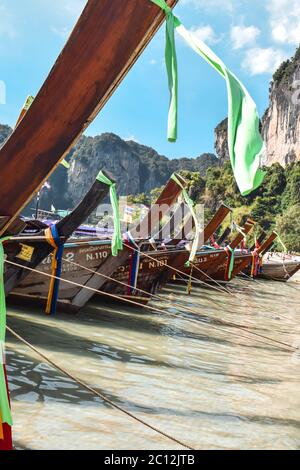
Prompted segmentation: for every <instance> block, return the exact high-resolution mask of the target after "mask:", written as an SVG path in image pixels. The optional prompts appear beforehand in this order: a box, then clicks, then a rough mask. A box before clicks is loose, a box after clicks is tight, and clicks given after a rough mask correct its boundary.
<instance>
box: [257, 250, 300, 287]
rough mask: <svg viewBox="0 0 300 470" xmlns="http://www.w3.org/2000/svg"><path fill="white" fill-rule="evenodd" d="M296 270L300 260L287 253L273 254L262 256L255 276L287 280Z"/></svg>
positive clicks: (298, 269)
mask: <svg viewBox="0 0 300 470" xmlns="http://www.w3.org/2000/svg"><path fill="white" fill-rule="evenodd" d="M298 271H300V261H299V260H297V259H296V258H293V257H289V256H288V255H284V256H282V255H274V254H272V256H271V255H270V256H267V257H264V258H263V262H262V266H261V269H260V270H259V272H258V273H257V275H256V277H257V278H260V279H267V280H270V281H281V282H287V281H288V280H289V279H291V278H292V277H293V276H294V275H295V274H296V273H297V272H298Z"/></svg>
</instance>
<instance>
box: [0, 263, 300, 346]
mask: <svg viewBox="0 0 300 470" xmlns="http://www.w3.org/2000/svg"><path fill="white" fill-rule="evenodd" d="M5 262H6V263H8V264H11V265H14V266H18V267H21V268H23V269H26V270H28V271H31V272H36V273H38V274H41V275H42V276H46V277H48V278H51V277H52V276H51V274H47V273H44V272H42V271H39V270H37V269H32V268H29V267H27V266H23V265H20V264H18V263H14V262H12V261H8V260H6V261H5ZM99 274H100V273H99ZM60 280H61V281H62V282H65V283H67V284H70V285H74V286H76V287H80V288H81V289H82V288H85V289H88V290H90V291H92V292H94V293H96V294H101V295H104V296H107V297H110V298H113V299H117V300H119V301H120V300H122V301H123V302H124V301H126V302H127V303H129V304H132V305H137V306H139V307H143V308H146V309H148V310H152V311H155V312H159V313H162V314H163V315H168V316H170V317H173V318H176V319H178V316H177V315H173V314H171V313H169V312H167V313H166V312H165V311H164V310H162V309H159V308H157V307H151V306H150V305H143V304H141V303H139V302H135V301H133V300H130V299H124V298H122V297H120V296H118V295H114V294H110V293H108V292H104V291H101V290H97V289H93V288H92V287H88V286H83V285H81V284H78V283H77V282H73V281H69V280H68V279H64V278H61V279H60ZM111 280H113V279H112V278H111ZM193 313H195V312H193ZM201 315H202V314H201ZM202 316H203V317H206V318H208V319H210V320H211V317H209V316H207V315H206V316H205V315H202ZM188 320H189V321H190V322H193V323H196V324H198V322H195V321H193V320H191V319H188ZM216 321H217V322H218V324H219V325H225V326H229V327H231V328H237V329H240V330H243V331H246V332H248V333H249V334H251V335H253V336H256V337H259V338H263V339H265V340H267V341H270V342H272V343H275V344H280V345H281V346H285V347H287V348H289V349H290V350H292V351H297V350H298V348H295V347H294V346H291V345H290V344H288V343H285V342H282V341H279V340H275V339H273V338H269V337H268V336H265V335H262V334H259V333H255V332H253V331H249V330H248V328H247V327H244V326H242V325H236V324H234V323H231V322H225V321H224V320H220V319H218V320H216ZM199 322H200V323H204V324H207V322H204V321H203V320H201V319H199ZM210 326H211V327H212V328H214V327H216V326H215V325H212V324H210ZM223 331H226V330H224V328H223ZM227 332H228V330H227ZM247 339H249V336H248V337H247ZM288 352H290V351H288Z"/></svg>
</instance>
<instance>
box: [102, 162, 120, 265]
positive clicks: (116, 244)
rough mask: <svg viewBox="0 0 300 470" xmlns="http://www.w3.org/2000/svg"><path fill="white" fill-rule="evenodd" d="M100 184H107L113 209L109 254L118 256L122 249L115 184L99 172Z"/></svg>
mask: <svg viewBox="0 0 300 470" xmlns="http://www.w3.org/2000/svg"><path fill="white" fill-rule="evenodd" d="M96 179H97V180H98V181H100V182H101V183H104V184H107V186H109V190H110V203H111V205H112V208H113V219H114V234H113V239H112V244H111V252H112V255H113V256H118V253H119V251H121V250H122V249H123V243H122V233H121V222H120V211H119V201H118V196H117V191H116V183H113V182H112V181H111V180H110V179H109V178H107V176H105V174H104V173H103V171H100V173H99V174H98V176H97V178H96Z"/></svg>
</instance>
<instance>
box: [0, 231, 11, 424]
mask: <svg viewBox="0 0 300 470" xmlns="http://www.w3.org/2000/svg"><path fill="white" fill-rule="evenodd" d="M5 240H8V238H1V239H0V354H1V360H0V410H1V416H2V422H3V423H7V424H9V425H10V426H12V417H11V410H10V406H9V399H8V395H7V390H6V380H5V373H4V367H3V365H4V354H5V348H4V345H5V334H6V301H5V290H4V277H3V276H4V249H3V242H4V241H5Z"/></svg>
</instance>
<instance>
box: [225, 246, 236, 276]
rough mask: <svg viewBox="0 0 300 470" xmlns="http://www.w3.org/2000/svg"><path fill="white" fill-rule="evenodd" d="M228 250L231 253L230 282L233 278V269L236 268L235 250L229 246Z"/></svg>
mask: <svg viewBox="0 0 300 470" xmlns="http://www.w3.org/2000/svg"><path fill="white" fill-rule="evenodd" d="M226 248H227V249H228V250H229V251H230V253H231V256H230V264H229V269H228V280H229V281H230V279H231V278H232V272H233V268H234V250H233V249H232V248H231V246H230V245H228V246H227V247H226Z"/></svg>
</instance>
